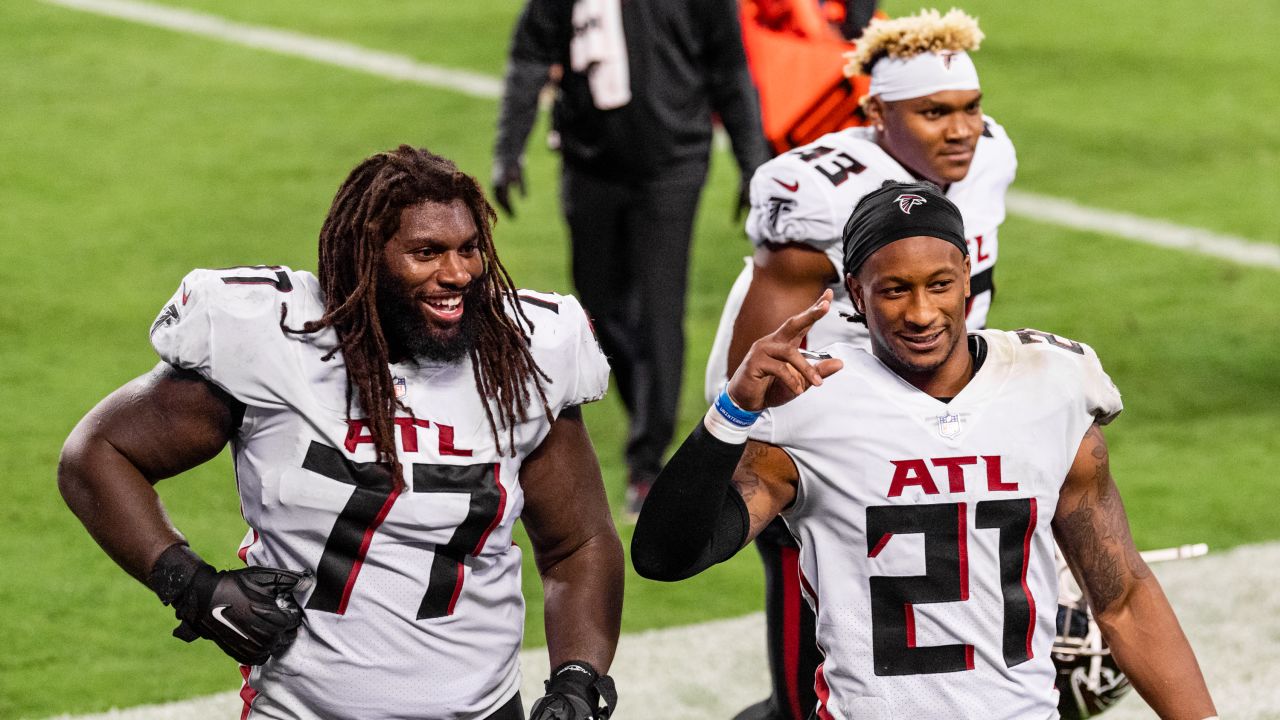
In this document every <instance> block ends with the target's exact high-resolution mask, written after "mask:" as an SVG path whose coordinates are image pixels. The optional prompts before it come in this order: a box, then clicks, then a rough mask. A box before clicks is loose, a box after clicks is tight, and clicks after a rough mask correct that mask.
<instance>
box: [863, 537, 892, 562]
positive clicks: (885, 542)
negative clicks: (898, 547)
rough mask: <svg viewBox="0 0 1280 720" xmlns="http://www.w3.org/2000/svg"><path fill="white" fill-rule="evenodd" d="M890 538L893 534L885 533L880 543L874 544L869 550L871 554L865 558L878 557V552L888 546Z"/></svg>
mask: <svg viewBox="0 0 1280 720" xmlns="http://www.w3.org/2000/svg"><path fill="white" fill-rule="evenodd" d="M891 537H893V533H885V534H884V537H882V538H880V542H878V543H876V546H875V547H873V548H871V552H869V553H867V557H875V556H877V555H879V554H880V551H881V550H883V549H884V546H885V545H888V544H889V538H891Z"/></svg>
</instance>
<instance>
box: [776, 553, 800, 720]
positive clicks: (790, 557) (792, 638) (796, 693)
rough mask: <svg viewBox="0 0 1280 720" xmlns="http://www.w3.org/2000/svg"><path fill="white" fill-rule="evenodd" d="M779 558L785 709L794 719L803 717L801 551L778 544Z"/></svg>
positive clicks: (797, 719)
mask: <svg viewBox="0 0 1280 720" xmlns="http://www.w3.org/2000/svg"><path fill="white" fill-rule="evenodd" d="M781 550H782V552H781V560H782V665H783V677H784V678H786V682H785V685H786V688H787V709H788V710H790V717H791V718H793V719H794V720H804V715H803V714H802V712H801V710H800V688H798V687H796V679H797V678H796V676H797V675H798V674H799V673H800V602H801V600H800V583H799V580H800V563H799V558H800V553H799V551H798V550H796V549H795V548H792V547H783V548H781Z"/></svg>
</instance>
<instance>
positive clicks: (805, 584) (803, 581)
mask: <svg viewBox="0 0 1280 720" xmlns="http://www.w3.org/2000/svg"><path fill="white" fill-rule="evenodd" d="M796 571H797V572H799V573H800V587H802V588H804V591H805V593H807V594H808V595H809V599H810V600H812V601H813V614H814V615H817V614H818V592H817V591H816V590H814V589H813V585H810V584H809V578H807V577H805V576H804V569H803V568H801V567H800V563H799V562H797V563H796Z"/></svg>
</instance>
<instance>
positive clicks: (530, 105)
mask: <svg viewBox="0 0 1280 720" xmlns="http://www.w3.org/2000/svg"><path fill="white" fill-rule="evenodd" d="M549 68H550V66H549V65H543V64H541V63H537V62H533V61H529V60H517V59H515V58H512V59H511V60H510V61H509V62H508V63H507V74H506V78H505V80H504V82H503V88H502V104H501V105H500V106H499V109H498V133H497V137H496V139H495V140H494V143H493V157H494V160H495V161H500V162H502V163H504V164H505V165H508V166H515V165H519V164H520V158H521V156H523V155H524V144H525V141H526V140H528V138H529V132H530V131H531V130H533V123H534V122H535V121H536V120H537V119H538V93H539V92H541V91H542V86H543V85H545V84H546V82H547V73H548V71H549V70H548V69H549Z"/></svg>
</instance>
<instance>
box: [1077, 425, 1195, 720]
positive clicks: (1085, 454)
mask: <svg viewBox="0 0 1280 720" xmlns="http://www.w3.org/2000/svg"><path fill="white" fill-rule="evenodd" d="M1053 529H1054V534H1055V535H1056V536H1057V539H1058V544H1059V545H1060V546H1061V547H1062V551H1063V554H1064V555H1065V556H1066V559H1067V562H1068V563H1069V564H1070V565H1071V567H1072V569H1073V570H1074V571H1075V573H1076V576H1077V577H1079V578H1080V579H1081V583H1082V585H1083V586H1084V588H1085V591H1086V593H1087V594H1088V597H1089V604H1090V607H1092V609H1093V612H1094V616H1095V617H1096V619H1097V621H1098V625H1099V626H1100V627H1101V628H1102V633H1103V636H1104V637H1105V638H1106V639H1107V642H1108V643H1109V644H1110V645H1111V652H1112V654H1113V655H1114V656H1115V659H1116V663H1117V664H1118V665H1119V666H1120V669H1122V670H1124V672H1125V674H1126V675H1128V676H1129V680H1130V681H1131V682H1132V683H1133V686H1134V687H1135V688H1136V689H1137V690H1138V693H1139V694H1140V695H1142V698H1143V699H1144V700H1146V701H1147V703H1148V704H1149V705H1150V706H1151V708H1152V709H1153V710H1155V711H1156V712H1157V713H1158V714H1159V715H1160V717H1162V718H1187V719H1188V720H1200V719H1201V718H1206V717H1210V716H1212V715H1215V714H1216V712H1215V710H1214V707H1213V700H1212V699H1210V697H1209V691H1208V689H1207V688H1206V687H1205V683H1204V678H1203V677H1202V676H1201V674H1200V666H1199V665H1198V664H1197V663H1196V658H1195V655H1194V653H1193V652H1192V650H1191V645H1190V643H1188V642H1187V638H1186V635H1184V634H1183V632H1182V628H1181V626H1179V625H1178V619H1177V617H1175V616H1174V614H1173V608H1172V607H1170V606H1169V601H1168V599H1166V598H1165V595H1164V591H1163V590H1162V589H1161V588H1160V583H1159V582H1158V581H1157V580H1156V578H1155V576H1154V575H1152V574H1151V570H1150V569H1148V568H1147V565H1146V563H1145V562H1143V560H1142V558H1141V556H1139V554H1138V551H1137V548H1135V547H1134V544H1133V537H1132V536H1131V535H1130V533H1129V521H1128V518H1127V517H1126V516H1125V511H1124V503H1123V502H1122V501H1121V500H1120V491H1119V490H1118V489H1117V488H1116V485H1115V480H1114V479H1113V478H1112V476H1111V467H1110V462H1109V459H1108V453H1107V443H1106V440H1105V439H1104V438H1103V436H1102V431H1101V430H1100V429H1099V428H1098V426H1097V425H1094V426H1093V427H1091V428H1090V429H1089V432H1088V433H1086V434H1085V437H1084V440H1083V441H1082V442H1081V443H1080V449H1079V451H1078V452H1077V453H1076V458H1075V461H1074V462H1073V463H1072V465H1071V470H1070V472H1069V473H1068V475H1067V480H1066V482H1065V483H1064V484H1063V486H1062V493H1061V496H1060V498H1059V500H1058V507H1057V512H1056V513H1055V515H1054V519H1053Z"/></svg>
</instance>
